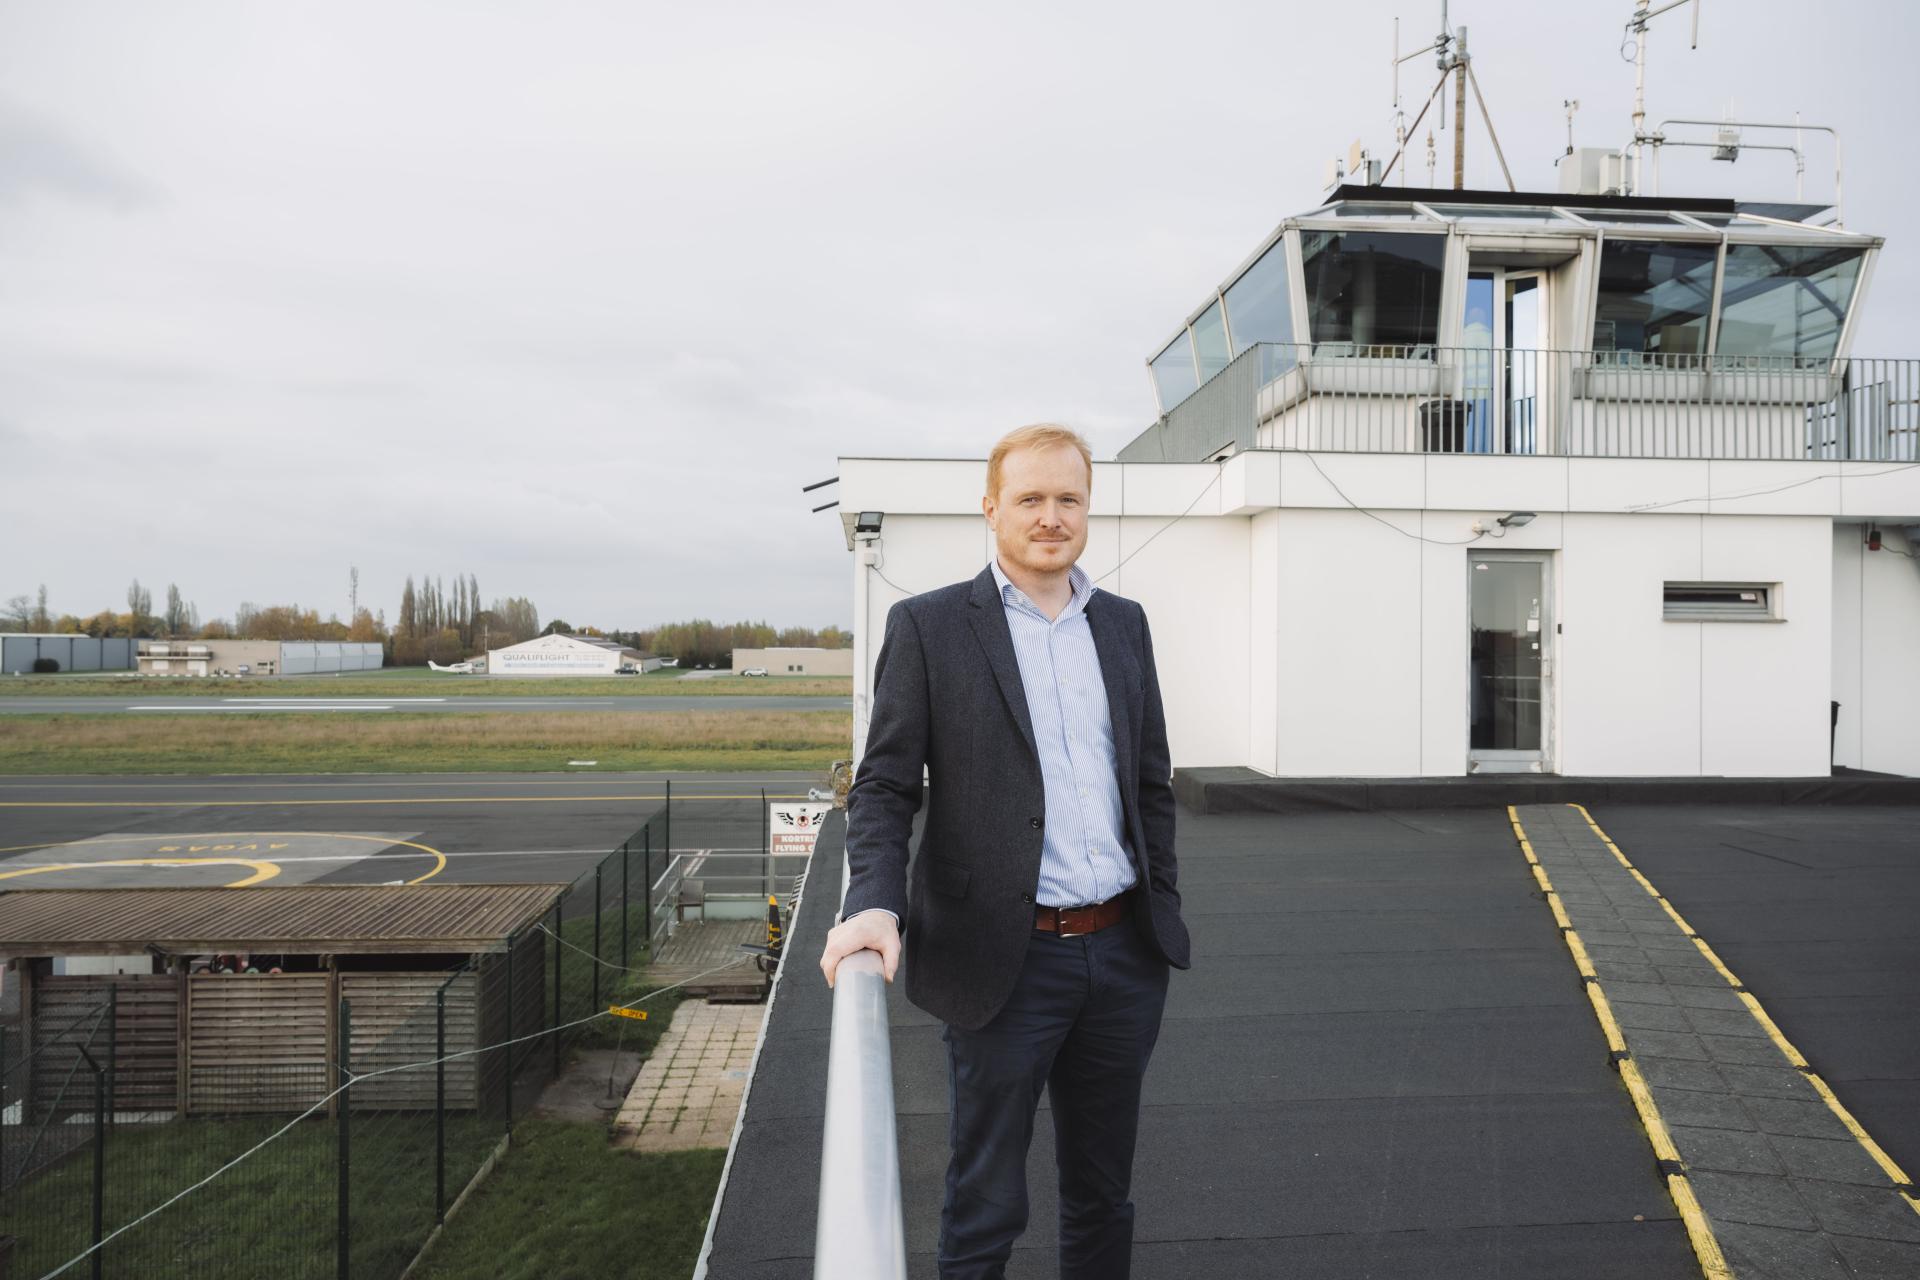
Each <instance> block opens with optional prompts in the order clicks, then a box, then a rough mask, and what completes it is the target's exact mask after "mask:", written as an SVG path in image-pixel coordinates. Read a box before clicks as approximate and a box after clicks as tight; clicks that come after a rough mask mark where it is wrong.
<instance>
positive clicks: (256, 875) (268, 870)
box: [0, 858, 280, 889]
mask: <svg viewBox="0 0 1920 1280" xmlns="http://www.w3.org/2000/svg"><path fill="white" fill-rule="evenodd" d="M93 867H252V868H253V874H252V875H250V876H246V877H244V878H243V879H239V880H235V881H234V882H233V883H232V884H230V885H228V886H227V888H229V889H239V888H242V887H244V886H246V885H250V884H261V883H263V882H264V881H267V880H271V879H273V878H274V877H275V876H277V875H279V874H280V867H279V865H278V864H277V863H272V862H259V861H256V860H254V859H252V858H116V859H114V860H113V861H111V862H55V863H51V864H49V865H47V866H44V867H22V868H21V869H20V870H18V871H0V880H12V879H15V878H16V877H19V876H37V875H44V874H45V873H47V872H49V871H86V870H89V869H91V868H93Z"/></svg>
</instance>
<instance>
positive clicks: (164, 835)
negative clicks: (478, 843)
mask: <svg viewBox="0 0 1920 1280" xmlns="http://www.w3.org/2000/svg"><path fill="white" fill-rule="evenodd" d="M247 836H266V837H268V838H269V839H271V838H272V837H274V836H307V837H317V838H320V839H326V840H365V841H366V842H368V843H369V844H378V845H381V846H383V847H391V846H393V845H403V846H405V847H406V848H409V849H418V850H419V851H420V852H422V853H424V854H427V855H429V856H430V857H432V858H433V869H432V870H431V871H429V872H427V873H426V874H425V875H422V876H415V877H414V878H413V879H411V880H409V881H407V883H408V884H419V883H421V882H422V881H424V880H431V879H433V877H435V876H437V875H439V874H440V873H441V872H442V871H445V870H446V869H447V855H446V854H444V853H442V852H440V850H438V849H436V848H434V847H433V846H432V845H428V844H421V843H419V842H418V841H415V840H395V839H391V838H389V837H384V836H363V835H360V834H358V833H357V832H351V831H201V832H188V833H185V834H182V835H175V834H174V833H172V832H165V831H162V832H152V831H149V832H146V833H145V834H136V835H124V836H89V837H87V838H86V839H83V840H53V841H44V840H43V841H41V842H39V843H37V844H15V845H6V846H0V853H21V852H24V851H26V850H28V849H71V848H73V847H75V846H77V845H93V844H112V843H116V842H118V843H126V842H127V841H135V842H138V841H143V840H144V841H155V840H231V839H236V838H239V839H244V838H245V837H247ZM151 861H154V860H152V859H144V860H142V859H136V860H134V861H131V862H126V863H121V864H115V863H107V862H87V863H76V864H74V865H76V866H89V867H105V866H114V865H125V866H138V865H142V864H143V862H151ZM188 861H189V862H191V861H193V860H192V859H189V860H188ZM225 861H236V859H225ZM284 861H287V862H296V861H301V859H297V858H287V859H284ZM268 865H272V864H268ZM274 873H275V874H276V875H277V874H279V868H278V867H275V868H274ZM4 878H5V877H4V876H0V879H4ZM247 883H252V882H251V881H248V882H247Z"/></svg>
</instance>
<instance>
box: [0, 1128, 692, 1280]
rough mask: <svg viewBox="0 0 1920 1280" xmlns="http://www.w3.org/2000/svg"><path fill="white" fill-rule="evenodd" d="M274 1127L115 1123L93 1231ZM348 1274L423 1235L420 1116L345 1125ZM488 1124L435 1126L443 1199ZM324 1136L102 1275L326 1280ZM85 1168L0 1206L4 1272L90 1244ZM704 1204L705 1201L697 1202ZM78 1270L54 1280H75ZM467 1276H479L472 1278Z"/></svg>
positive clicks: (429, 1216)
mask: <svg viewBox="0 0 1920 1280" xmlns="http://www.w3.org/2000/svg"><path fill="white" fill-rule="evenodd" d="M287 1119H288V1117H285V1116H261V1117H228V1118H221V1119H188V1120H174V1121H168V1122H164V1123H158V1124H139V1125H126V1124H123V1125H119V1126H116V1127H115V1129H114V1131H113V1133H112V1136H111V1137H110V1138H109V1139H108V1142H107V1153H106V1194H105V1199H104V1205H105V1208H104V1213H103V1217H104V1219H105V1229H106V1230H107V1231H112V1230H114V1229H115V1228H117V1227H119V1226H121V1225H122V1224H124V1223H128V1222H132V1221H133V1220H134V1219H136V1218H138V1217H140V1216H141V1215H143V1214H145V1213H146V1212H147V1211H148V1210H149V1209H152V1208H154V1207H155V1206H157V1205H159V1204H161V1203H163V1202H164V1201H165V1200H166V1199H167V1198H168V1197H170V1196H172V1195H173V1194H174V1193H176V1192H178V1191H180V1190H182V1189H184V1188H185V1187H188V1186H190V1185H192V1184H193V1183H194V1182H197V1181H198V1180H200V1179H201V1178H204V1177H206V1176H207V1175H208V1174H211V1173H213V1172H214V1171H215V1170H216V1169H219V1168H220V1167H221V1166H222V1165H223V1164H225V1163H226V1162H227V1161H229V1160H231V1159H233V1158H234V1157H236V1156H238V1155H240V1154H242V1153H243V1152H245V1151H247V1150H249V1149H250V1148H251V1147H253V1146H254V1144H256V1143H258V1142H261V1141H263V1140H265V1139H266V1138H268V1137H270V1136H271V1135H272V1134H273V1133H274V1132H275V1131H276V1130H277V1129H279V1128H280V1127H281V1126H282V1125H284V1124H285V1123H286V1122H287ZM354 1129H355V1132H354V1134H353V1141H352V1151H353V1170H354V1175H355V1176H354V1177H353V1178H352V1179H351V1181H350V1190H349V1193H348V1203H349V1204H350V1205H351V1207H352V1221H353V1229H352V1237H351V1240H352V1246H351V1247H352V1251H353V1267H352V1270H353V1274H354V1275H356V1276H363V1275H364V1276H369V1277H381V1276H395V1275H398V1274H399V1272H400V1269H401V1268H402V1267H404V1266H405V1265H406V1263H407V1260H408V1259H409V1258H411V1257H412V1256H413V1255H414V1253H415V1252H416V1251H417V1250H418V1249H419V1248H420V1245H421V1243H422V1242H423V1241H424V1240H425V1239H426V1238H427V1233H428V1232H429V1231H431V1230H432V1228H433V1150H434V1145H433V1144H434V1128H433V1119H432V1117H431V1116H424V1117H423V1116H419V1115H398V1114H391V1113H389V1114H384V1115H383V1114H372V1115H367V1116H364V1117H363V1116H355V1117H354ZM500 1130H501V1126H500V1122H499V1120H498V1119H485V1118H482V1117H479V1116H475V1115H458V1116H449V1117H448V1119H447V1170H448V1180H449V1182H450V1183H451V1184H452V1186H451V1188H450V1189H449V1191H448V1195H449V1196H452V1195H453V1194H455V1193H457V1191H458V1190H459V1188H460V1187H461V1186H462V1185H464V1184H465V1182H466V1180H467V1178H469V1177H471V1176H472V1172H473V1170H475V1169H477V1168H478V1167H479V1165H480V1162H481V1160H482V1159H484V1157H485V1154H486V1152H487V1151H489V1150H491V1149H492V1147H493V1145H494V1144H495V1143H497V1142H498V1141H499V1139H500ZM336 1154H337V1153H336V1148H335V1140H334V1126H333V1124H332V1122H330V1121H329V1120H328V1119H327V1118H326V1116H325V1114H324V1113H321V1114H319V1115H316V1116H314V1117H312V1118H310V1119H307V1120H302V1121H300V1122H299V1123H298V1124H296V1125H295V1126H294V1127H293V1128H292V1129H291V1130H289V1131H288V1132H287V1133H285V1134H284V1135H282V1136H281V1137H279V1138H278V1139H276V1140H275V1141H273V1142H272V1143H270V1144H269V1145H268V1146H266V1147H264V1148H263V1149H261V1150H260V1151H259V1152H258V1153H257V1154H255V1155H253V1156H251V1157H249V1158H248V1159H247V1160H246V1161H244V1162H243V1163H241V1164H239V1165H236V1166H235V1167H234V1168H233V1169H231V1170H230V1171H228V1172H227V1173H225V1174H222V1175H221V1176H220V1178H219V1179H218V1180H217V1181H216V1182H214V1183H212V1184H210V1185H208V1186H206V1187H203V1188H201V1189H200V1190H198V1191H195V1192H193V1193H192V1194H190V1195H188V1196H186V1197H185V1198H184V1199H182V1200H180V1201H179V1202H178V1203H176V1204H174V1205H173V1206H172V1207H170V1208H167V1209H164V1210H162V1211H161V1212H160V1213H159V1214H157V1215H155V1216H154V1217H153V1218H151V1219H149V1220H147V1221H146V1222H144V1223H142V1224H141V1225H140V1226H137V1227H135V1228H133V1229H132V1230H131V1231H128V1232H127V1233H126V1234H124V1235H122V1236H121V1237H120V1238H119V1239H117V1240H115V1241H114V1242H113V1243H112V1244H110V1245H109V1246H107V1253H106V1268H105V1270H106V1273H107V1274H108V1275H115V1276H139V1277H142V1278H143V1280H200V1278H201V1277H213V1276H273V1277H275V1278H276V1280H303V1278H307V1277H311V1278H312V1280H330V1278H331V1277H332V1276H333V1275H334V1274H335V1268H334V1261H335V1254H334V1241H335V1228H336V1222H337V1213H338V1199H337V1194H336V1190H335V1187H336V1178H337V1176H338V1173H337V1169H338V1165H337V1159H336ZM92 1182H93V1157H92V1152H91V1149H90V1148H82V1149H81V1150H80V1151H78V1152H76V1153H75V1154H74V1155H73V1156H70V1157H68V1158H67V1159H66V1160H65V1161H64V1162H63V1163H62V1164H60V1165H59V1166H58V1167H57V1168H55V1169H54V1170H52V1171H51V1172H48V1173H44V1174H40V1175H38V1176H37V1177H34V1178H31V1179H29V1180H28V1181H27V1182H26V1183H25V1184H23V1185H21V1186H19V1187H16V1188H14V1189H13V1190H11V1191H10V1192H9V1193H8V1196H7V1198H6V1201H5V1203H4V1205H0V1234H12V1235H14V1236H16V1237H18V1239H19V1245H18V1253H17V1255H16V1256H15V1258H14V1259H13V1262H14V1265H15V1267H16V1268H17V1270H16V1271H14V1272H13V1273H12V1274H16V1275H23V1276H41V1275H44V1274H46V1273H47V1272H48V1271H51V1270H52V1269H53V1268H54V1267H57V1266H59V1265H60V1264H61V1263H63V1262H65V1261H67V1260H68V1259H69V1258H72V1257H74V1256H76V1255H77V1254H79V1253H80V1252H81V1251H82V1250H83V1249H85V1248H86V1247H87V1245H88V1243H89V1242H90V1239H91V1237H90V1236H89V1234H88V1214H89V1209H90V1205H91V1203H92ZM709 1194H711V1191H709ZM87 1273H88V1268H87V1267H86V1266H85V1265H84V1264H83V1265H81V1266H79V1267H77V1268H74V1269H72V1270H71V1271H69V1272H68V1273H67V1274H69V1275H74V1276H85V1275H86V1274H87ZM473 1274H474V1275H476V1276H478V1275H480V1274H482V1273H479V1272H475V1273H473Z"/></svg>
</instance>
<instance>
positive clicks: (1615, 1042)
mask: <svg viewBox="0 0 1920 1280" xmlns="http://www.w3.org/2000/svg"><path fill="white" fill-rule="evenodd" d="M1574 807H1576V808H1577V807H1578V806H1574ZM1581 812H1582V813H1584V812H1586V811H1585V810H1584V809H1583V810H1581ZM1507 821H1508V822H1510V823H1512V824H1513V834H1514V837H1515V838H1516V839H1518V840H1519V842H1520V852H1522V853H1524V854H1525V855H1526V857H1527V865H1528V866H1529V867H1530V868H1532V870H1533V878H1534V879H1535V880H1536V881H1538V882H1539V884H1540V887H1541V889H1542V890H1544V891H1545V892H1546V895H1547V905H1548V906H1550V907H1552V908H1553V919H1554V922H1555V923H1556V924H1558V925H1559V926H1560V936H1561V937H1563V938H1565V939H1566V940H1567V950H1568V951H1569V952H1571V953H1572V955H1573V964H1574V968H1576V969H1577V970H1579V973H1580V976H1581V977H1582V978H1583V979H1586V981H1584V982H1583V983H1582V984H1581V985H1582V986H1584V987H1585V988H1586V989H1587V999H1588V1001H1590V1002H1591V1003H1592V1005H1593V1012H1594V1015H1595V1016H1596V1017H1598V1018H1599V1019H1600V1029H1601V1030H1602V1031H1603V1032H1605V1033H1606V1037H1607V1048H1608V1049H1609V1050H1611V1051H1612V1052H1613V1053H1615V1054H1618V1055H1621V1056H1619V1057H1616V1058H1615V1059H1614V1065H1615V1066H1617V1067H1618V1068H1619V1070H1620V1080H1621V1083H1622V1084H1624V1085H1626V1088H1627V1096H1628V1097H1630V1098H1632V1099H1633V1109H1634V1110H1635V1111H1636V1112H1638V1113H1639V1116H1640V1124H1641V1126H1642V1127H1643V1128H1645V1129H1646V1131H1647V1141H1648V1142H1649V1143H1651V1144H1652V1146H1653V1154H1654V1158H1655V1159H1657V1160H1661V1161H1671V1162H1672V1163H1673V1164H1674V1165H1675V1166H1677V1167H1682V1169H1683V1171H1682V1172H1678V1173H1668V1174H1667V1175H1666V1180H1667V1194H1668V1195H1670V1196H1672V1197H1673V1207H1674V1208H1675V1209H1677V1210H1679V1213H1680V1221H1681V1222H1682V1223H1683V1224H1685V1226H1686V1229H1687V1239H1688V1240H1689V1241H1690V1242H1691V1243H1692V1244H1693V1253H1694V1256H1695V1257H1696V1258H1698V1259H1699V1260H1700V1270H1701V1272H1702V1273H1703V1274H1704V1275H1706V1276H1707V1278H1708V1280H1734V1274H1733V1268H1731V1267H1729V1266H1728V1265H1727V1259H1726V1255H1724V1254H1723V1253H1721V1252H1720V1242H1719V1241H1718V1240H1717V1239H1715V1238H1714V1234H1713V1226H1712V1224H1711V1223H1709V1222H1708V1221H1707V1215H1706V1214H1705V1213H1704V1212H1702V1210H1701V1208H1700V1202H1699V1200H1697V1199H1695V1198H1694V1194H1693V1187H1692V1186H1691V1185H1689V1183H1688V1182H1687V1175H1686V1173H1685V1172H1684V1166H1683V1162H1682V1161H1681V1159H1680V1152H1679V1150H1678V1149H1677V1148H1676V1147H1675V1146H1674V1145H1673V1137H1672V1135H1671V1134H1669V1133H1668V1132H1667V1124H1666V1121H1665V1120H1663V1119H1661V1118H1660V1109H1659V1108H1658V1107H1657V1106H1655V1105H1654V1101H1653V1091H1652V1090H1651V1089H1649V1088H1647V1082H1646V1080H1645V1079H1643V1078H1642V1077H1641V1075H1640V1068H1639V1066H1638V1065H1636V1064H1635V1063H1634V1061H1633V1059H1632V1058H1631V1057H1629V1056H1626V1055H1627V1041H1626V1037H1625V1036H1623V1035H1621V1033H1620V1023H1619V1022H1618V1020H1616V1019H1615V1018H1614V1016H1613V1006H1612V1005H1611V1004H1609V1003H1608V1001H1607V993H1606V992H1604V991H1602V990H1601V989H1600V982H1599V979H1598V975H1596V974H1595V973H1594V970H1593V961H1592V959H1591V958H1590V957H1589V956H1588V955H1587V948H1586V946H1585V944H1584V943H1582V942H1581V941H1580V935H1579V934H1578V933H1576V932H1575V931H1574V928H1573V924H1572V922H1571V921H1569V920H1568V918H1567V912H1566V908H1565V907H1564V906H1562V905H1561V902H1560V895H1559V893H1558V892H1557V891H1556V890H1555V889H1554V887H1553V884H1552V882H1551V881H1550V880H1548V878H1547V869H1546V868H1545V867H1543V866H1541V865H1540V859H1539V857H1538V856H1537V855H1536V854H1535V853H1534V851H1533V842H1532V841H1531V840H1529V839H1527V832H1526V829H1525V828H1524V827H1522V826H1521V825H1520V813H1519V811H1518V810H1517V809H1516V808H1515V807H1514V806H1513V805H1508V806H1507ZM1587 821H1588V822H1589V823H1591V822H1592V821H1593V819H1592V818H1588V819H1587ZM1594 829H1595V830H1596V831H1597V830H1599V828H1597V827H1596V828H1594ZM1601 838H1602V839H1605V837H1604V836H1602V837H1601ZM1609 847H1611V842H1609ZM1615 853H1616V855H1617V854H1618V850H1615ZM1687 932H1689V933H1691V932H1693V931H1692V930H1691V929H1689V930H1687Z"/></svg>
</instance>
